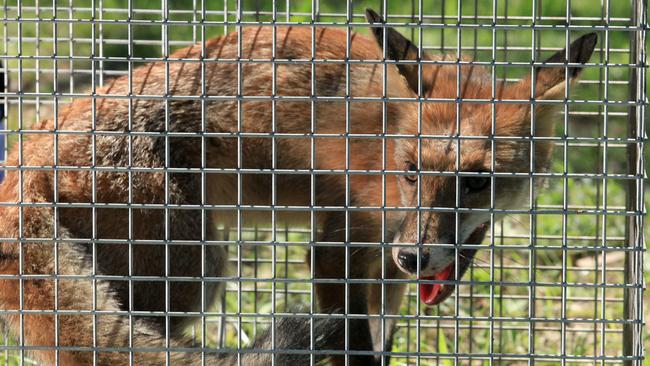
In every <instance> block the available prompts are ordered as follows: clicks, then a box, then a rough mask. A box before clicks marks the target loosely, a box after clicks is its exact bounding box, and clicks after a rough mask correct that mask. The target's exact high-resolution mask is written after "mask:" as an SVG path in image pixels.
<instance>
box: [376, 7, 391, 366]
mask: <svg viewBox="0 0 650 366" xmlns="http://www.w3.org/2000/svg"><path fill="white" fill-rule="evenodd" d="M386 2H387V0H382V4H381V6H382V11H384V12H386V11H387V10H386V9H387V3H386ZM384 19H386V17H384ZM385 34H386V30H385V29H382V42H384V43H383V44H384V45H385V44H386V43H385ZM385 55H386V47H382V58H383V59H384V60H385V59H386V57H385ZM387 71H388V65H387V64H386V62H384V63H383V64H382V74H381V75H382V79H381V97H382V101H381V132H382V139H381V171H382V173H381V238H380V241H381V284H380V286H381V309H380V321H379V322H380V337H381V348H380V349H379V350H378V351H382V352H390V351H391V350H389V349H385V348H386V329H385V328H386V320H385V315H386V286H385V279H386V263H385V262H386V248H385V245H384V244H385V243H386V137H385V134H386V133H387V130H386V129H387V128H386V126H387V121H386V119H387V103H386V98H387V95H388V93H387V90H386V88H387V87H388V80H387V79H388V75H387ZM372 336H373V337H376V336H377V335H376V334H372ZM376 351H377V350H376ZM380 360H381V362H380V363H381V365H384V364H385V362H386V358H385V357H384V356H381V357H380Z"/></svg>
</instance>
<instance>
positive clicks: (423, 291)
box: [420, 263, 454, 305]
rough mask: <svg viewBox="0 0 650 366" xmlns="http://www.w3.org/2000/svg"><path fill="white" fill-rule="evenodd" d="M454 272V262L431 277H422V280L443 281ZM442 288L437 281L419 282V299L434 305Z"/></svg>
mask: <svg viewBox="0 0 650 366" xmlns="http://www.w3.org/2000/svg"><path fill="white" fill-rule="evenodd" d="M452 272H454V264H453V263H452V264H450V265H448V266H447V267H445V269H443V270H442V271H440V272H438V273H436V274H435V275H433V277H424V278H423V279H424V280H437V281H445V280H448V279H449V277H451V274H452ZM441 289H442V284H439V283H422V284H420V299H421V300H422V302H424V303H425V304H427V305H435V303H436V298H437V297H438V294H439V293H440V290H441Z"/></svg>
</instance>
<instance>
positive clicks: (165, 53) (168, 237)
mask: <svg viewBox="0 0 650 366" xmlns="http://www.w3.org/2000/svg"><path fill="white" fill-rule="evenodd" d="M160 1H161V4H160V16H161V18H162V26H161V30H160V32H161V38H162V39H161V43H160V44H161V55H162V59H163V61H164V65H165V81H164V83H165V85H164V87H163V90H164V93H165V94H164V97H163V103H164V104H165V108H164V112H165V134H164V138H165V165H164V168H163V170H164V174H165V180H164V182H165V183H164V184H165V208H164V213H165V242H164V243H165V256H164V258H165V275H164V278H165V281H164V282H165V364H166V365H167V366H170V365H171V352H170V344H171V341H170V332H171V325H170V323H171V321H172V320H171V319H170V316H169V313H170V311H171V305H170V302H171V293H170V284H169V276H170V268H169V263H170V255H169V248H170V246H171V244H172V233H171V231H172V223H171V214H170V212H169V203H170V202H169V200H170V199H169V185H170V184H169V180H170V177H169V174H170V173H169V168H170V167H171V151H170V147H169V135H170V132H171V128H170V104H171V103H170V102H171V99H170V97H171V89H170V87H169V82H170V80H169V79H170V75H169V33H168V32H169V28H168V22H169V8H168V5H169V4H168V3H167V1H166V0H160Z"/></svg>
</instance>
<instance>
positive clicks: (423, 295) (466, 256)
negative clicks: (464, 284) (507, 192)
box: [420, 224, 488, 306]
mask: <svg viewBox="0 0 650 366" xmlns="http://www.w3.org/2000/svg"><path fill="white" fill-rule="evenodd" d="M487 228H488V224H482V225H480V226H479V227H477V228H476V229H475V230H474V231H473V232H472V234H471V235H470V236H469V237H468V238H467V240H465V243H466V244H479V243H480V242H481V241H482V240H483V237H484V236H485V232H486V231H487ZM476 251H477V250H476V249H462V250H460V251H459V252H458V258H457V259H458V278H462V277H463V274H465V271H467V268H469V265H470V264H472V259H473V258H474V255H475V254H476ZM455 269H456V262H455V261H454V262H451V264H449V265H448V266H447V267H445V268H444V269H443V270H442V271H440V272H438V273H436V274H434V275H433V276H428V277H422V278H421V279H422V280H427V281H446V282H449V281H454V280H456V276H455ZM455 288H456V285H454V284H452V283H444V284H443V283H421V284H420V299H421V300H422V302H424V303H425V304H427V305H430V306H433V305H438V304H440V303H441V302H443V301H445V300H446V299H447V298H448V297H449V296H450V295H451V294H452V293H453V292H454V289H455Z"/></svg>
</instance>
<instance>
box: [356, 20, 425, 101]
mask: <svg viewBox="0 0 650 366" xmlns="http://www.w3.org/2000/svg"><path fill="white" fill-rule="evenodd" d="M366 19H367V20H368V23H370V24H385V23H386V22H385V21H384V18H382V17H381V15H379V14H377V13H376V12H375V11H374V10H372V9H366ZM370 29H371V30H372V34H373V35H374V36H375V39H376V40H377V43H379V46H380V47H381V48H382V49H385V50H386V58H387V60H394V61H403V60H412V61H419V60H420V58H419V57H418V48H417V47H416V46H415V45H414V44H413V42H411V41H409V40H408V39H406V37H404V36H403V35H401V34H400V33H399V32H398V31H396V30H395V29H393V28H390V27H371V28H370ZM384 31H385V32H386V44H384ZM397 69H398V70H399V73H400V74H402V76H404V78H405V79H406V82H407V83H408V84H409V87H410V88H411V89H412V90H413V91H414V92H415V93H416V94H417V93H418V80H419V79H420V78H419V76H418V65H417V64H415V63H411V64H397ZM422 83H423V85H422V92H425V91H426V90H427V88H428V87H429V86H427V85H424V83H425V80H422Z"/></svg>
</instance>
